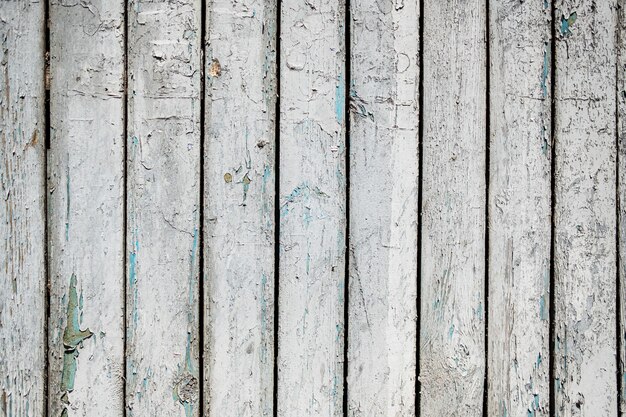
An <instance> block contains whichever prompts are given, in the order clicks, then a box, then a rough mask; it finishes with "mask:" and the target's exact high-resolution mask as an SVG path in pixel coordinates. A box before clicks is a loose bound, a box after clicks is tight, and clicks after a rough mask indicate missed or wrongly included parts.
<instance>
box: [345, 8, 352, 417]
mask: <svg viewBox="0 0 626 417" xmlns="http://www.w3.org/2000/svg"><path fill="white" fill-rule="evenodd" d="M350 7H351V0H346V2H345V12H344V13H345V21H344V36H345V37H344V50H345V56H344V60H345V76H344V77H343V80H344V84H345V85H344V89H343V91H344V100H345V103H344V106H343V110H344V115H343V120H344V123H345V148H344V151H345V153H346V154H345V164H346V167H345V170H346V175H345V179H346V184H345V190H346V200H345V205H346V229H345V246H344V266H345V272H344V285H343V292H344V294H343V300H344V305H343V415H344V417H348V415H349V411H350V410H349V403H348V392H349V386H348V346H349V345H348V343H349V342H350V341H349V337H348V333H349V331H348V329H349V322H348V321H349V318H350V310H349V309H350V254H351V250H350V180H351V178H350V96H351V93H350V92H351V87H352V85H351V84H352V73H351V62H350V61H351V45H350V40H351V29H352V28H351V21H352V14H351V13H350Z"/></svg>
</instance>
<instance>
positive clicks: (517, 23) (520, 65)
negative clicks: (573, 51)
mask: <svg viewBox="0 0 626 417" xmlns="http://www.w3.org/2000/svg"><path fill="white" fill-rule="evenodd" d="M489 5H490V10H489V18H490V21H489V35H490V36H489V45H490V47H489V53H490V64H491V65H490V68H489V71H490V73H489V74H490V78H489V79H490V85H489V104H490V106H489V110H490V158H489V162H490V165H489V294H488V297H489V311H488V317H489V329H488V336H489V337H488V340H489V346H488V362H487V365H488V366H487V368H488V410H489V411H488V415H494V416H496V415H497V416H525V415H532V416H548V415H549V412H550V382H549V369H550V347H549V340H550V336H549V331H550V247H551V216H550V213H551V188H550V187H551V186H550V181H551V154H552V140H551V90H552V88H551V86H552V82H551V70H552V63H551V60H552V51H551V45H552V40H551V15H552V10H551V7H550V5H549V3H547V2H545V3H544V2H515V3H513V2H502V1H497V0H491V1H490V3H489Z"/></svg>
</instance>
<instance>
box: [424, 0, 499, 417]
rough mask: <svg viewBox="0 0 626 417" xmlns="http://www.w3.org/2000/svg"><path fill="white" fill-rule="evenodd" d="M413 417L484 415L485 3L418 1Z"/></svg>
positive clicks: (480, 0) (479, 1) (476, 1)
mask: <svg viewBox="0 0 626 417" xmlns="http://www.w3.org/2000/svg"><path fill="white" fill-rule="evenodd" d="M423 13H424V40H423V42H424V50H423V54H424V56H423V62H424V67H423V69H422V71H423V76H424V92H423V94H424V97H423V123H424V127H423V132H424V137H423V170H422V172H423V178H422V187H423V200H422V207H421V210H422V216H423V218H422V252H421V254H422V259H421V263H422V265H421V272H422V276H421V312H422V317H421V328H420V331H421V334H420V382H421V397H420V398H421V404H420V408H421V415H424V416H452V415H456V414H457V413H459V410H463V415H465V416H482V409H483V385H484V375H485V317H484V315H485V294H484V286H485V285H484V284H485V212H486V195H485V193H486V178H485V177H486V146H485V145H486V141H487V131H486V117H485V113H486V97H487V94H486V92H487V90H486V87H487V85H486V75H487V71H486V44H485V29H486V23H487V22H486V4H485V2H484V1H482V0H473V1H464V2H459V3H456V2H442V1H438V0H427V1H425V2H424V11H423Z"/></svg>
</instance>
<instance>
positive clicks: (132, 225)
mask: <svg viewBox="0 0 626 417" xmlns="http://www.w3.org/2000/svg"><path fill="white" fill-rule="evenodd" d="M200 5H201V2H200V0H185V1H179V2H169V1H157V2H152V1H143V0H133V1H131V2H130V4H129V9H128V13H129V14H128V22H129V27H128V69H129V74H128V92H129V102H128V138H127V147H128V227H127V251H128V261H127V268H128V283H127V325H128V327H127V338H128V340H127V359H126V360H127V370H126V373H127V388H126V394H127V395H126V400H127V407H128V410H129V415H132V416H154V415H168V416H186V417H191V416H198V415H199V414H200V413H199V410H200V408H201V407H200V406H199V404H198V400H199V385H200V384H199V381H198V377H199V368H200V363H199V361H198V356H199V340H198V339H199V305H198V287H199V282H198V281H199V258H200V256H199V251H200V250H201V246H200V243H199V228H200V224H199V222H200V220H199V217H200V213H199V206H200V181H201V176H200V158H201V155H200V148H201V146H200V101H201V100H200V99H201V96H200V80H201V78H200V75H201V73H202V68H201V59H200V57H201V39H202V36H203V35H202V31H201V30H200V21H201V6H200Z"/></svg>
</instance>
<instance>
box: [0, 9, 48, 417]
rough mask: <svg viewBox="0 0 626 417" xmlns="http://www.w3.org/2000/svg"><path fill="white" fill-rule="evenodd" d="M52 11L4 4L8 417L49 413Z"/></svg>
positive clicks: (3, 276)
mask: <svg viewBox="0 0 626 417" xmlns="http://www.w3.org/2000/svg"><path fill="white" fill-rule="evenodd" d="M44 27H45V25H44V4H43V3H41V2H34V1H32V2H31V1H20V2H17V1H3V2H0V416H3V417H4V416H43V415H44V412H45V402H44V383H45V363H46V354H45V317H46V313H45V287H46V274H45V272H46V271H45V210H44V208H45V172H44V171H45V168H44V167H45V163H44V161H45V135H46V130H45V122H44V120H45V117H44V109H45V106H44V98H45V92H44V56H45V47H44V39H45V37H44Z"/></svg>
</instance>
